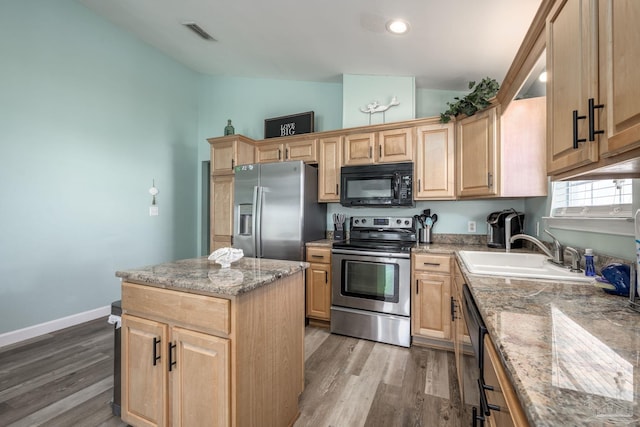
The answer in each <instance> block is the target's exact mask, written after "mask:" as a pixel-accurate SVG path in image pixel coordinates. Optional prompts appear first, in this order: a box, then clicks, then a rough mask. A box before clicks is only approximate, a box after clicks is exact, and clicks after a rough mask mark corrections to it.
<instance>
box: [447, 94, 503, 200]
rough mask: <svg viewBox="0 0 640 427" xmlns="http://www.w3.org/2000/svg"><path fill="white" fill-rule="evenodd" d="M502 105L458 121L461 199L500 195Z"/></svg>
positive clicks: (458, 161) (458, 166)
mask: <svg viewBox="0 0 640 427" xmlns="http://www.w3.org/2000/svg"><path fill="white" fill-rule="evenodd" d="M499 120H500V106H499V105H496V106H493V107H489V108H487V109H486V110H483V111H481V112H479V113H476V114H475V115H474V116H471V117H467V118H465V119H462V120H460V121H458V122H456V142H457V171H458V173H457V175H458V191H457V194H458V196H459V197H478V196H497V195H498V186H497V185H496V173H498V172H499V171H498V165H499V164H500V163H499V162H500V157H499V155H500V152H499V151H498V138H499V132H500V128H499Z"/></svg>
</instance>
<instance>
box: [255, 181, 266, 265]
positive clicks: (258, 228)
mask: <svg viewBox="0 0 640 427" xmlns="http://www.w3.org/2000/svg"><path fill="white" fill-rule="evenodd" d="M254 188H255V193H254V204H253V206H254V208H255V210H256V212H255V214H254V216H253V218H254V221H255V223H254V226H253V230H254V231H253V238H254V248H255V252H254V253H255V254H256V258H262V199H263V197H264V191H263V187H254Z"/></svg>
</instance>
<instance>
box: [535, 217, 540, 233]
mask: <svg viewBox="0 0 640 427" xmlns="http://www.w3.org/2000/svg"><path fill="white" fill-rule="evenodd" d="M536 237H540V221H536Z"/></svg>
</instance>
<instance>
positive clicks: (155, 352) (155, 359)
mask: <svg viewBox="0 0 640 427" xmlns="http://www.w3.org/2000/svg"><path fill="white" fill-rule="evenodd" d="M161 342H162V341H161V340H160V338H156V337H154V338H153V366H156V365H157V364H158V361H159V360H160V355H159V354H158V344H160V343H161Z"/></svg>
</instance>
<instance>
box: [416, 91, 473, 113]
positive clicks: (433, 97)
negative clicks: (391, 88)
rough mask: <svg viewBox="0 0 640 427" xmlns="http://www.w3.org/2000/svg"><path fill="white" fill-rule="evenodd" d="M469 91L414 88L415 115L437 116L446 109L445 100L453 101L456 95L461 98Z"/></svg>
mask: <svg viewBox="0 0 640 427" xmlns="http://www.w3.org/2000/svg"><path fill="white" fill-rule="evenodd" d="M468 93H469V91H454V90H438V89H416V117H417V118H421V117H433V116H439V115H440V113H443V112H444V111H446V109H447V108H448V107H447V102H454V99H453V98H455V97H456V96H457V97H460V98H462V97H463V96H465V95H467V94H468Z"/></svg>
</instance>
